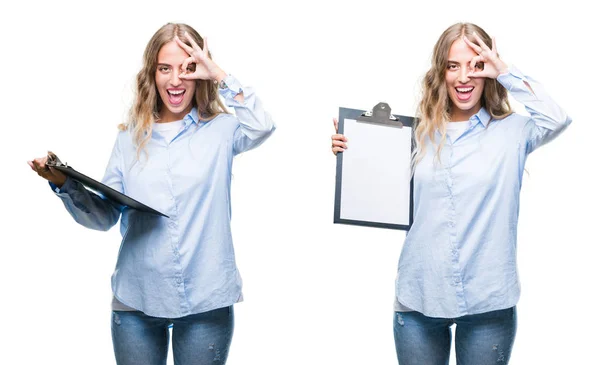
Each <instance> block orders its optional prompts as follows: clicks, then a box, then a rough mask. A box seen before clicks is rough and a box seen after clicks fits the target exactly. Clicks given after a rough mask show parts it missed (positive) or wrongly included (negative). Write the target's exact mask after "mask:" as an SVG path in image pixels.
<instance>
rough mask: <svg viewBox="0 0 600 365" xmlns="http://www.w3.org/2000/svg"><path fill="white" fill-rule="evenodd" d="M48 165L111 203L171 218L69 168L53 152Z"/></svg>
mask: <svg viewBox="0 0 600 365" xmlns="http://www.w3.org/2000/svg"><path fill="white" fill-rule="evenodd" d="M46 165H47V166H51V167H53V168H55V169H57V170H59V171H60V172H62V173H63V174H65V175H67V176H68V177H70V178H72V179H73V180H76V181H79V182H80V183H82V184H83V185H85V186H86V187H88V188H90V189H91V190H93V191H96V192H99V193H101V194H102V195H104V196H105V197H106V198H108V199H110V200H111V201H113V202H115V203H117V204H120V205H124V206H127V207H129V208H132V209H136V210H139V211H142V212H146V213H151V214H156V215H160V216H163V217H166V218H169V216H168V215H166V214H163V213H161V212H159V211H157V210H155V209H152V208H150V207H149V206H147V205H145V204H142V203H140V202H139V201H137V200H135V199H133V198H130V197H128V196H127V195H125V194H122V193H120V192H118V191H116V190H115V189H113V188H111V187H110V186H107V185H104V184H102V183H101V182H99V181H96V180H94V179H92V178H91V177H88V176H86V175H84V174H82V173H81V172H79V171H77V170H75V169H74V168H72V167H71V166H67V164H66V163H62V162H61V161H60V159H59V158H58V157H57V156H56V155H55V154H54V153H52V152H48V160H47V162H46Z"/></svg>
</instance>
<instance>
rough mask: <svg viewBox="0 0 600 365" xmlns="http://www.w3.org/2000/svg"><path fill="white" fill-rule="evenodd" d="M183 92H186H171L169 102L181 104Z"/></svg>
mask: <svg viewBox="0 0 600 365" xmlns="http://www.w3.org/2000/svg"><path fill="white" fill-rule="evenodd" d="M183 94H184V93H181V94H179V95H172V94H169V103H171V104H173V105H178V104H181V102H182V101H183Z"/></svg>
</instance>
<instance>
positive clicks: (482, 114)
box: [469, 107, 492, 127]
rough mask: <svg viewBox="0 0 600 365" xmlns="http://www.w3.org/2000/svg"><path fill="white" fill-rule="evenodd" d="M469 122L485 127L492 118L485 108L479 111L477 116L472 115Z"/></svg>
mask: <svg viewBox="0 0 600 365" xmlns="http://www.w3.org/2000/svg"><path fill="white" fill-rule="evenodd" d="M469 120H471V121H473V122H475V123H477V122H479V123H481V124H482V125H483V126H484V127H487V126H488V124H489V123H490V121H491V120H492V116H491V115H490V114H489V113H488V111H487V110H486V109H485V108H483V107H482V108H481V109H479V111H478V112H477V114H475V115H473V116H472V117H471V118H469Z"/></svg>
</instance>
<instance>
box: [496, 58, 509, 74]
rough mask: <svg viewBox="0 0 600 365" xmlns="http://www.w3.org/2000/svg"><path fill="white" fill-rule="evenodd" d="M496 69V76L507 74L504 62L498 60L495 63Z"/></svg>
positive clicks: (506, 66)
mask: <svg viewBox="0 0 600 365" xmlns="http://www.w3.org/2000/svg"><path fill="white" fill-rule="evenodd" d="M496 69H497V70H498V75H497V76H500V75H504V74H506V73H508V65H507V64H506V63H504V61H502V60H498V62H497V63H496ZM497 76H496V77H497Z"/></svg>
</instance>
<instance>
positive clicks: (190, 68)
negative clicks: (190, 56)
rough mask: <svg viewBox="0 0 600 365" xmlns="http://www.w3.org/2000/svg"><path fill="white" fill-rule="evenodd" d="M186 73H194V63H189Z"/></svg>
mask: <svg viewBox="0 0 600 365" xmlns="http://www.w3.org/2000/svg"><path fill="white" fill-rule="evenodd" d="M186 70H187V72H194V71H196V64H195V63H190V64H189V65H188V67H187V69H186Z"/></svg>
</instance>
